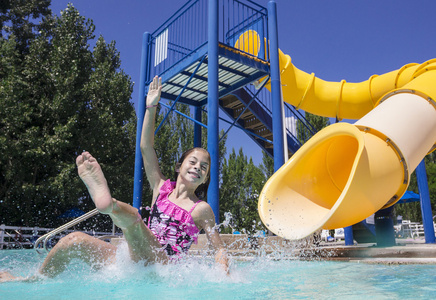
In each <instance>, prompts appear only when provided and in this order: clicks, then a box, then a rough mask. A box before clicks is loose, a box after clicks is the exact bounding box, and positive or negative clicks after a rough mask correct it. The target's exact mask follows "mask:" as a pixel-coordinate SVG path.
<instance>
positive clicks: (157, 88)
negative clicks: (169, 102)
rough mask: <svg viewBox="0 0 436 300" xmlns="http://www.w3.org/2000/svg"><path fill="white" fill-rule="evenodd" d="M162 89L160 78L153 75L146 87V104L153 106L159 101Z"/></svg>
mask: <svg viewBox="0 0 436 300" xmlns="http://www.w3.org/2000/svg"><path fill="white" fill-rule="evenodd" d="M161 90H162V78H160V77H157V76H155V77H154V78H153V81H152V82H151V83H150V86H149V87H148V94H147V100H146V102H145V103H146V106H154V105H157V104H158V103H159V100H160V92H161Z"/></svg>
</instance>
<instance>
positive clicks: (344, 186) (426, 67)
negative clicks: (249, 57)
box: [236, 32, 436, 240]
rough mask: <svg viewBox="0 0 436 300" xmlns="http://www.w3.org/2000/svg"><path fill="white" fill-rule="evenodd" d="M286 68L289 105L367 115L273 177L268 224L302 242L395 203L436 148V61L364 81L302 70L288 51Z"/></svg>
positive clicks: (329, 133) (313, 144) (327, 133)
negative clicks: (333, 79) (337, 79)
mask: <svg viewBox="0 0 436 300" xmlns="http://www.w3.org/2000/svg"><path fill="white" fill-rule="evenodd" d="M245 34H248V35H253V32H249V33H245ZM241 45H242V43H241ZM236 46H237V45H236ZM253 54H256V51H253ZM280 67H281V80H282V83H283V86H282V91H283V97H284V100H285V101H286V102H288V103H290V104H292V105H294V106H296V107H298V108H301V109H303V110H305V111H308V112H310V113H313V114H317V115H321V116H327V117H338V118H348V119H359V118H360V120H359V121H357V122H356V123H355V124H348V123H337V124H334V125H331V126H329V127H327V128H325V129H324V130H322V131H320V132H319V133H318V134H316V135H315V136H314V137H313V138H312V139H310V140H309V141H308V142H307V143H306V144H304V145H303V146H302V147H301V148H300V150H298V151H297V152H296V153H295V154H294V155H293V156H292V157H291V159H290V160H289V161H288V162H287V163H285V164H284V165H283V166H282V167H281V168H280V169H279V170H278V171H277V172H276V173H275V174H274V175H273V176H272V177H271V178H270V179H269V181H268V182H267V183H266V184H265V186H264V188H263V190H262V193H261V195H260V197H259V205H258V207H259V215H260V217H261V219H262V221H263V223H264V224H265V225H266V226H267V227H268V229H269V230H271V231H272V232H274V233H275V234H277V235H279V236H282V237H284V238H286V239H292V240H294V239H300V238H303V237H305V236H308V235H310V234H311V233H313V232H314V231H316V230H318V229H320V228H324V229H334V228H339V227H345V226H350V225H353V224H356V223H358V222H360V221H362V220H363V219H365V218H367V217H368V216H370V215H371V214H373V213H374V212H376V211H378V210H379V209H381V208H383V207H389V206H391V205H393V204H395V203H396V202H397V201H398V200H399V199H400V198H401V196H402V195H403V194H404V192H405V191H406V189H407V186H408V184H409V179H410V174H411V172H413V170H414V169H415V168H416V167H417V166H418V164H419V162H420V161H421V160H422V159H423V158H424V156H425V155H426V154H427V153H428V152H430V151H432V150H434V148H435V146H434V144H435V142H436V103H435V101H434V99H436V84H435V82H436V60H430V61H428V62H425V63H424V64H421V65H418V64H409V65H405V66H403V67H402V68H401V69H399V70H397V71H393V72H390V73H387V74H383V75H381V76H377V75H373V76H371V78H370V79H369V80H367V81H364V82H361V83H347V82H345V81H341V82H327V81H324V80H321V79H319V78H316V77H315V76H314V74H311V75H309V74H307V73H304V72H302V71H300V70H298V69H297V68H295V67H294V66H293V65H292V63H291V60H290V57H289V56H287V55H284V54H283V53H282V52H280ZM267 86H268V84H267ZM383 95H384V96H383ZM379 99H380V100H379Z"/></svg>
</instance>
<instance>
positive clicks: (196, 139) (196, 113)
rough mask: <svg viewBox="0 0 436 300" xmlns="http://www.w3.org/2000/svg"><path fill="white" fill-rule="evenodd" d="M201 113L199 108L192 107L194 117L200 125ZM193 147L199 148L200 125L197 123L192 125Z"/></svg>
mask: <svg viewBox="0 0 436 300" xmlns="http://www.w3.org/2000/svg"><path fill="white" fill-rule="evenodd" d="M201 112H202V109H201V107H200V106H195V107H194V117H195V120H196V121H197V122H199V123H201ZM194 147H201V125H199V124H197V123H195V124H194Z"/></svg>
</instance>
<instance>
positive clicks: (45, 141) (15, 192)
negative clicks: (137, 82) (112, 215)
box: [0, 0, 135, 227]
mask: <svg viewBox="0 0 436 300" xmlns="http://www.w3.org/2000/svg"><path fill="white" fill-rule="evenodd" d="M13 2H14V4H13V5H12V6H13V9H6V10H2V14H1V17H2V19H1V20H2V24H3V25H4V26H3V31H2V38H1V39H0V59H1V60H0V74H1V78H0V81H1V83H0V86H1V88H0V132H1V134H0V144H1V146H0V150H1V151H2V156H1V157H0V207H1V211H2V214H1V216H0V223H6V224H8V225H19V226H23V225H25V226H50V227H51V226H57V225H59V224H61V223H64V222H65V220H62V219H59V218H57V216H59V215H61V214H62V213H63V212H65V211H66V210H68V209H70V208H72V207H77V206H78V207H80V208H81V209H82V210H85V211H86V210H90V209H91V208H93V207H92V201H91V200H90V199H89V196H88V193H87V192H86V188H85V187H84V185H83V183H81V182H80V180H79V178H78V176H77V171H76V167H75V157H76V156H77V155H78V154H79V153H80V152H82V151H83V150H87V151H90V152H91V153H92V154H93V155H94V156H95V157H96V158H97V159H98V160H99V161H100V162H101V164H102V167H103V169H104V171H105V174H106V176H107V178H108V181H109V185H110V187H111V188H112V192H113V196H114V197H123V198H125V197H129V196H130V195H131V193H132V192H131V190H132V189H131V183H132V174H133V159H134V144H133V141H134V137H133V136H132V133H133V132H134V130H133V129H132V127H134V126H135V115H134V109H133V106H132V104H131V103H130V102H129V100H130V95H131V93H132V89H133V85H132V82H131V79H130V77H129V76H128V75H126V74H125V73H124V72H123V71H122V70H120V66H121V62H120V56H119V53H118V51H117V50H116V48H115V43H114V42H111V43H109V44H107V43H106V42H105V41H104V39H103V38H102V37H99V38H98V40H97V41H96V44H95V47H94V49H93V51H91V50H90V49H89V42H90V41H91V40H92V39H94V35H93V32H94V25H93V22H92V20H88V19H85V18H84V17H82V16H80V14H79V12H78V11H77V10H76V9H75V8H74V7H73V6H72V5H69V6H68V7H67V9H65V10H64V11H63V12H62V14H61V16H60V17H57V16H51V14H49V13H51V12H50V10H48V8H47V7H48V5H49V3H50V1H36V0H35V1H13ZM41 16H42V19H41V20H40V24H39V25H34V24H33V23H32V22H31V21H32V20H33V18H40V17H41ZM35 21H36V20H35ZM8 23H11V24H12V25H11V26H6V25H5V24H8ZM37 30H39V31H37ZM129 198H130V199H131V197H129Z"/></svg>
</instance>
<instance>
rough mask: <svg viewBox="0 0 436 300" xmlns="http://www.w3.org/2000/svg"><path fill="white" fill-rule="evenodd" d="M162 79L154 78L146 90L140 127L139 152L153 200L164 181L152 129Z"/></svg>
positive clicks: (153, 127)
mask: <svg viewBox="0 0 436 300" xmlns="http://www.w3.org/2000/svg"><path fill="white" fill-rule="evenodd" d="M161 89H162V79H161V78H158V77H157V76H155V77H154V78H153V81H152V82H151V83H150V86H149V88H148V94H147V99H146V102H145V103H146V110H145V115H144V123H143V125H142V135H141V146H140V147H141V152H142V159H143V161H144V169H145V174H146V175H147V180H148V182H149V183H150V187H151V188H152V189H153V199H156V197H157V195H158V193H159V188H160V187H161V185H162V184H163V182H164V181H165V177H164V176H163V175H162V172H161V171H160V168H159V163H158V160H157V156H156V151H155V150H154V129H155V120H156V108H157V105H158V103H159V100H160V93H161Z"/></svg>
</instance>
